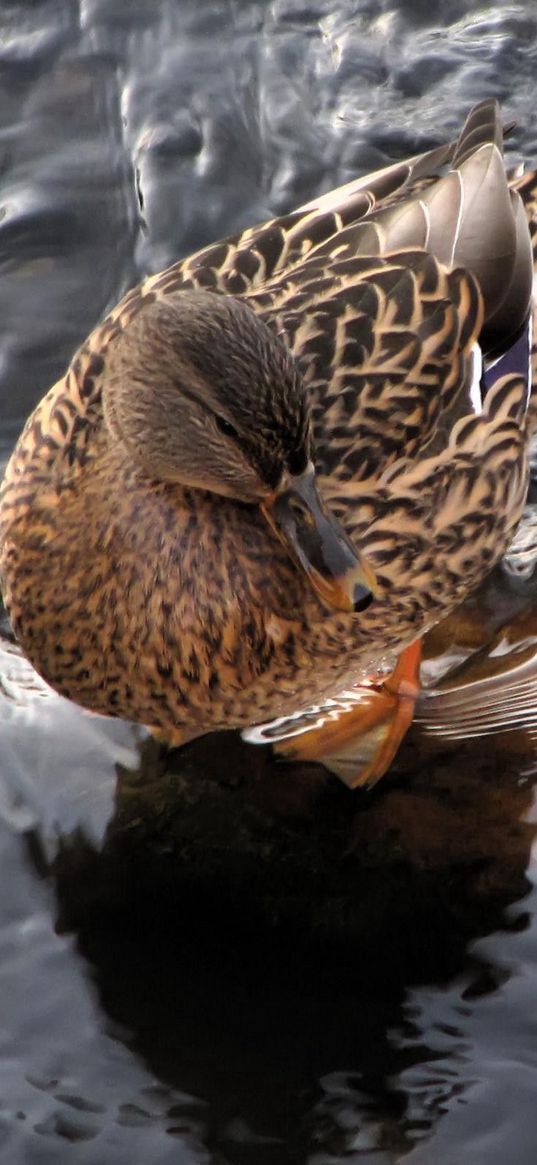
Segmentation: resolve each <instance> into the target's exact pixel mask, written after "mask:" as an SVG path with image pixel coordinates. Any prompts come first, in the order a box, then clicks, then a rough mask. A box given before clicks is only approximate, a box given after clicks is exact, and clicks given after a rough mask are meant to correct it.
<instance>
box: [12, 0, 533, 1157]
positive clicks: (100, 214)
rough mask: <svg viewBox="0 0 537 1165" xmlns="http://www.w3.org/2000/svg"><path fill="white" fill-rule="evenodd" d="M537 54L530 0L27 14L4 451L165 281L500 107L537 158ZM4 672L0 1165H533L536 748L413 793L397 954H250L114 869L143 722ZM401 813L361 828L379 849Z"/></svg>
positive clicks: (168, 2) (19, 39) (369, 946)
mask: <svg viewBox="0 0 537 1165" xmlns="http://www.w3.org/2000/svg"><path fill="white" fill-rule="evenodd" d="M536 55H537V15H536V14H535V12H534V10H533V7H532V6H530V5H526V4H516V3H515V4H512V5H509V6H506V7H503V6H495V7H493V8H490V7H489V8H486V7H482V6H480V5H476V4H475V3H474V2H473V0H449V2H446V3H445V4H444V5H442V11H441V13H440V12H434V11H433V6H431V5H429V4H423V3H420V2H419V0H415V2H414V3H404V4H403V3H400V4H399V5H396V4H392V3H381V2H380V0H367V2H364V0H354V2H353V0H317V2H316V3H314V4H307V3H305V2H303V0H274V3H270V4H264V3H252V2H248V0H246V2H243V3H237V2H236V0H228V2H227V3H225V4H220V3H206V4H199V3H194V2H190V0H175V2H174V0H156V2H155V0H136V3H135V4H127V3H125V0H84V2H83V3H81V4H77V3H74V2H71V0H44V2H43V3H40V4H32V5H28V4H24V3H19V4H16V3H13V4H10V5H7V6H4V8H3V11H2V13H1V14H0V92H1V96H2V100H1V102H0V157H1V160H2V193H1V200H0V265H1V273H2V278H1V279H0V458H1V457H2V456H3V455H4V454H5V453H6V452H7V451H8V449H9V448H10V447H11V445H12V442H13V440H14V437H15V434H16V432H17V431H18V430H19V428H20V426H21V424H22V422H23V419H24V417H25V416H26V415H27V413H28V411H29V409H30V408H31V406H32V404H33V403H35V401H36V400H37V399H38V397H39V396H40V395H41V394H42V392H43V391H44V390H45V389H46V387H47V386H48V385H49V384H50V383H52V381H53V380H54V379H55V377H56V376H57V375H59V374H60V373H61V371H62V370H63V368H64V366H65V364H66V362H67V360H68V358H69V356H70V354H71V353H72V351H73V349H74V347H75V346H76V344H77V343H78V342H79V341H80V340H82V339H83V337H84V336H85V334H86V333H87V331H88V330H89V329H90V327H91V326H92V325H93V323H95V322H96V320H97V319H99V318H100V316H101V315H102V313H103V312H104V311H105V310H106V308H107V307H108V306H110V305H111V304H112V303H113V302H115V300H116V299H117V298H118V297H119V295H120V294H121V293H122V291H123V290H124V289H125V288H126V287H127V286H128V285H129V284H130V283H132V282H133V281H135V280H136V279H137V278H138V277H139V276H140V275H141V274H142V273H144V272H146V271H148V270H156V269H158V268H159V267H162V266H164V265H165V264H166V263H168V262H170V261H172V260H173V259H174V258H175V257H177V256H178V255H180V254H185V253H187V252H188V251H190V250H192V249H194V248H195V247H197V246H201V245H202V244H203V243H204V242H208V241H210V240H212V239H214V238H215V237H218V236H221V235H223V234H225V233H227V232H229V231H231V230H234V229H236V228H238V227H239V226H242V225H246V224H248V223H252V222H254V221H256V220H259V219H262V218H265V217H267V216H268V215H269V214H271V213H277V212H279V211H283V210H286V209H290V208H292V206H293V205H295V204H296V203H298V202H301V201H304V200H305V199H307V198H311V197H312V196H313V195H314V194H315V192H316V191H318V190H321V189H322V190H324V189H327V188H329V187H330V186H331V185H335V184H337V183H340V182H344V181H347V180H348V179H349V178H350V177H351V176H352V175H353V174H354V173H355V172H356V171H357V170H358V169H360V170H364V169H371V168H374V167H376V166H379V165H381V164H382V163H383V161H384V160H385V159H386V158H387V157H389V156H401V155H403V154H404V153H407V152H413V151H414V150H416V149H418V148H420V146H428V145H430V144H435V143H436V142H437V141H439V140H443V139H444V137H445V136H446V135H447V134H451V133H452V132H454V131H455V130H456V128H457V127H458V126H459V125H460V123H461V120H462V118H463V116H464V113H465V112H466V110H467V108H468V106H469V105H470V104H471V103H472V102H473V101H475V100H478V99H479V98H481V97H484V96H486V95H488V94H490V93H492V92H494V93H496V94H497V95H498V96H500V98H501V99H502V101H503V102H504V106H505V112H506V117H507V118H511V117H515V118H518V120H519V122H520V126H519V129H518V130H517V131H516V132H515V134H514V135H513V138H512V140H511V142H510V145H509V149H510V150H512V151H513V155H517V153H519V152H522V153H523V154H524V155H525V156H526V157H528V158H529V159H533V160H534V161H535V159H536V158H537V137H536V130H535V121H534V118H533V110H534V107H535V67H536V66H535V58H536ZM1 672H2V677H3V683H4V690H3V692H2V693H0V697H1V698H0V724H1V739H2V752H1V755H0V773H1V778H2V783H1V787H0V812H1V813H2V817H3V820H4V824H3V825H2V829H1V833H0V885H1V887H2V889H1V893H0V1154H3V1159H4V1158H5V1160H6V1161H9V1162H10V1163H11V1162H13V1163H14V1165H15V1163H17V1162H19V1161H20V1162H21V1163H23V1162H24V1165H26V1163H28V1162H33V1161H36V1162H37V1161H39V1162H42V1163H45V1165H48V1162H50V1163H54V1165H56V1163H58V1165H61V1163H62V1162H64V1161H66V1162H71V1161H73V1160H75V1161H77V1162H81V1163H87V1165H96V1163H97V1162H98V1163H99V1165H100V1163H101V1162H102V1163H103V1165H106V1163H107V1162H114V1165H121V1163H122V1162H125V1165H127V1163H129V1165H130V1163H131V1162H138V1161H140V1162H141V1161H144V1162H151V1163H153V1162H154V1163H155V1165H165V1163H167V1162H172V1161H173V1163H174V1165H177V1163H178V1162H181V1165H182V1163H183V1162H184V1163H186V1165H189V1163H191V1162H192V1165H194V1163H195V1165H203V1163H204V1162H215V1163H216V1165H224V1163H229V1165H235V1163H236V1165H250V1163H251V1165H254V1163H255V1165H276V1163H277V1165H286V1163H287V1162H288V1163H289V1165H298V1163H300V1162H304V1163H306V1162H307V1163H308V1165H330V1163H331V1162H335V1161H340V1160H345V1161H352V1162H354V1161H356V1162H358V1161H359V1162H360V1163H366V1165H388V1163H389V1165H392V1163H394V1162H396V1161H401V1162H403V1161H404V1162H405V1163H407V1162H408V1163H409V1165H433V1163H434V1165H460V1163H461V1162H462V1161H464V1165H484V1163H485V1162H486V1163H487V1165H495V1163H496V1162H497V1163H498V1165H500V1163H501V1165H504V1163H505V1162H506V1161H509V1162H511V1161H512V1162H513V1163H514V1165H533V1163H534V1160H535V1142H536V1140H537V1121H536V1118H535V1092H536V1082H535V1047H536V1046H537V1044H536V1039H535V1035H536V1033H535V1031H534V1028H535V1018H534V1017H535V1007H534V999H535V986H536V968H537V951H536V949H535V946H536V927H535V889H534V884H533V866H532V865H530V871H529V875H527V874H526V865H527V862H528V860H529V851H530V846H531V839H532V833H533V826H532V825H531V822H530V823H528V824H527V825H526V826H524V825H522V826H521V825H520V822H519V817H520V815H521V813H522V812H523V811H524V812H526V814H528V812H529V811H530V810H529V806H530V804H531V788H530V784H529V782H528V781H526V782H524V780H523V779H522V778H521V779H520V780H519V769H520V773H521V772H522V770H523V768H524V764H525V763H526V761H525V760H524V759H523V758H521V759H520V760H519V759H517V757H516V755H515V752H516V749H515V745H514V744H513V745H509V744H508V745H507V749H506V748H505V746H504V751H503V753H502V754H501V756H500V759H499V760H498V759H495V756H496V754H495V747H496V746H495V745H494V743H492V744H487V743H486V742H484V743H483V745H482V748H481V752H480V753H479V754H478V753H477V752H475V753H474V754H471V753H470V754H469V755H470V759H469V760H468V759H467V760H466V761H465V762H464V763H466V764H467V772H466V777H467V776H468V774H469V773H470V772H471V770H472V766H473V767H475V766H476V765H477V763H478V761H479V763H483V764H484V771H485V772H486V771H488V770H487V764H488V766H489V769H490V774H491V775H490V780H489V783H488V785H487V784H486V782H485V781H484V783H483V785H482V791H481V793H479V791H478V792H477V793H476V791H475V790H474V794H473V799H472V798H469V797H468V792H467V789H466V785H465V780H466V777H465V772H464V764H463V762H462V761H461V760H460V757H461V756H462V755H463V754H462V753H460V752H458V751H455V752H454V753H451V754H448V755H447V758H446V759H445V762H444V764H445V774H446V776H445V789H444V793H443V799H442V797H441V798H440V799H439V801H438V802H435V803H434V812H432V811H431V803H430V802H429V801H428V800H427V792H426V786H427V779H428V772H427V768H426V767H425V769H424V771H423V774H422V777H421V778H420V779H421V782H422V783H421V785H420V784H419V782H418V786H417V788H416V789H415V790H414V792H413V794H412V799H409V798H408V797H406V798H405V792H404V786H402V787H401V788H400V789H399V790H398V791H396V793H395V794H394V795H395V796H396V797H398V798H399V802H398V804H399V806H400V808H401V814H402V820H403V813H406V816H405V817H404V823H405V824H404V828H403V827H402V829H401V836H400V837H399V838H398V839H397V840H396V843H394V845H395V844H396V845H397V846H399V847H400V849H401V853H402V855H403V857H405V855H406V857H407V858H408V855H409V854H410V855H411V857H413V860H414V862H415V866H416V868H415V872H414V875H413V879H412V880H411V882H409V887H408V892H407V893H406V892H403V890H401V892H400V893H399V895H397V893H396V892H395V890H394V902H393V903H392V909H391V910H387V911H386V914H385V916H382V917H377V918H376V919H374V907H372V911H371V922H373V921H374V922H375V927H372V929H373V930H374V931H375V933H374V936H373V935H372V934H371V932H370V930H369V928H368V927H365V928H364V932H363V934H362V937H361V940H360V942H359V943H357V944H355V945H354V946H353V949H352V951H346V950H343V951H342V949H341V946H340V945H338V946H332V947H331V946H330V945H329V947H328V950H327V949H326V948H325V949H324V950H323V951H319V950H317V949H316V948H315V949H313V948H311V949H310V948H308V947H306V949H304V947H303V946H301V945H300V943H298V944H296V945H295V944H294V943H293V942H287V941H285V942H283V941H282V942H280V943H278V941H277V940H276V939H273V940H270V941H268V940H267V938H266V937H265V938H264V939H263V938H260V936H259V935H257V936H256V937H255V938H254V936H252V937H251V941H248V936H247V939H246V941H244V937H243V938H242V939H241V938H240V936H239V935H238V934H237V932H235V933H233V931H232V928H231V932H230V934H226V932H225V928H224V930H220V931H219V930H218V928H216V930H215V918H214V917H213V918H211V916H210V914H209V913H208V915H207V918H206V919H205V920H204V919H202V920H201V923H202V925H199V920H198V926H197V927H196V928H195V929H194V930H192V929H191V928H190V927H189V926H188V927H187V926H186V925H185V923H184V921H183V919H182V916H181V915H180V914H179V913H178V908H177V903H176V901H175V899H174V897H173V893H172V892H171V891H170V888H169V887H168V894H167V895H166V894H165V893H163V886H162V883H158V884H155V885H154V886H153V885H152V883H151V880H150V878H149V876H148V875H147V877H146V880H145V883H144V880H143V862H142V861H141V858H140V855H138V856H137V862H136V864H135V866H133V865H132V864H129V861H125V854H124V850H120V852H119V857H118V855H117V853H115V852H114V844H113V839H112V844H111V848H112V851H113V852H112V859H111V861H110V862H109V864H108V865H106V866H105V867H104V873H103V862H102V861H101V859H100V858H99V854H98V849H99V845H100V843H101V840H102V838H103V836H104V831H105V829H106V825H107V822H108V820H109V817H110V813H111V811H112V809H113V804H114V784H115V775H116V766H117V765H121V766H122V767H123V769H128V767H129V766H131V765H132V764H133V763H134V758H135V755H136V744H137V740H138V737H139V734H137V733H136V732H135V731H134V730H132V729H130V728H129V727H128V726H121V725H115V726H104V725H103V723H102V722H101V721H99V720H98V719H93V718H88V717H85V716H84V715H83V714H82V713H80V712H78V711H77V710H76V709H73V708H70V707H69V706H67V705H66V704H65V703H64V702H62V701H59V700H57V699H56V698H55V697H53V698H50V699H49V698H48V697H46V696H45V697H42V698H39V697H38V698H36V700H33V699H31V700H30V699H28V698H27V697H23V696H22V694H21V693H20V691H19V694H18V695H17V673H16V665H15V663H14V662H13V659H11V662H10V663H9V665H8V663H7V662H6V659H5V658H4V659H3V662H2V667H1ZM19 678H20V677H19ZM6 682H7V683H8V689H9V690H7V692H6V686H5V685H6ZM9 683H11V685H12V687H11V688H9ZM487 749H489V752H488V753H487ZM464 755H466V754H464ZM486 757H488V760H486V763H485V761H484V759H483V758H486ZM454 758H456V759H454ZM455 766H456V768H455ZM506 773H507V776H506ZM437 775H438V774H437ZM500 778H501V780H500ZM502 780H503V784H502V783H501V781H502ZM500 786H501V788H500ZM450 796H451V800H450ZM465 798H466V800H465ZM426 811H427V812H431V817H430V831H429V832H428V833H427V836H426V837H425V838H424V837H423V836H422V837H419V829H417V830H416V832H415V833H413V829H414V826H415V823H416V820H417V818H419V817H420V815H422V814H424V813H425V812H426ZM383 812H384V810H383V802H382V799H381V800H380V801H379V802H376V803H375V807H372V808H371V810H370V811H368V814H367V816H365V815H362V816H363V821H367V828H366V827H365V826H363V824H362V835H361V836H362V840H363V843H364V845H365V844H366V842H367V839H368V837H369V838H371V836H372V835H373V834H374V832H375V830H380V829H381V828H382V815H383ZM450 814H451V816H450ZM421 819H422V820H423V817H422V818H421ZM30 827H35V828H36V836H35V837H32V836H30V835H28V832H27V831H28V829H29V828H30ZM435 830H436V831H437V833H436V834H435V837H436V838H437V840H436V841H434V839H433V834H434V831H435ZM120 836H121V835H120ZM60 838H62V839H63V841H62V854H61V860H60V861H59V863H58V864H57V866H56V870H55V876H54V877H53V878H51V877H50V876H46V874H47V871H46V868H45V864H44V858H45V857H50V856H51V855H54V854H55V853H56V852H57V848H58V844H59V839H60ZM418 843H419V845H418ZM420 846H421V849H420V848H419V847H420ZM435 846H436V849H435ZM446 846H449V847H450V849H449V861H448V867H449V868H450V869H452V870H453V871H454V873H453V883H452V884H451V885H446V887H445V893H444V894H443V895H442V894H439V893H438V892H437V888H436V890H435V892H434V893H432V892H431V878H433V882H434V877H433V875H432V874H431V863H432V864H433V865H434V862H435V861H436V863H437V866H438V867H440V866H441V859H442V858H443V857H444V856H445V850H446ZM405 847H406V848H405ZM465 847H466V848H465ZM472 847H473V848H474V850H475V861H474V863H473V864H472V863H470V862H468V860H467V858H468V852H469V850H470V849H472ZM463 849H464V862H466V865H465V864H464V862H463V861H462V859H461V852H462V850H463ZM418 851H419V852H418ZM420 863H421V865H420ZM450 863H451V864H450ZM457 863H459V864H457ZM466 870H467V871H468V884H467V885H466V883H465V877H466V874H465V871H466ZM396 879H397V866H396V865H394V883H395V881H396ZM364 885H365V883H364ZM141 887H142V888H143V895H140V893H139V892H140V888H141ZM367 887H368V889H367V893H368V894H369V893H372V894H373V892H374V878H371V877H370V878H369V881H368V882H367ZM363 893H364V895H365V894H366V890H365V889H364V891H363ZM405 893H406V896H405ZM373 897H374V894H373ZM142 899H143V900H142ZM513 904H514V905H513ZM58 916H60V918H61V919H63V923H64V925H67V927H68V933H55V931H54V920H55V919H56V918H57V917H58ZM73 918H75V920H76V927H74V923H73ZM203 922H205V923H206V925H205V926H204V925H203ZM73 928H74V929H75V930H76V932H77V938H76V939H75V938H74V937H72V933H71V931H72V929H73Z"/></svg>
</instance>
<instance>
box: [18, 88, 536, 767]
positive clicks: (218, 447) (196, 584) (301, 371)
mask: <svg viewBox="0 0 537 1165" xmlns="http://www.w3.org/2000/svg"><path fill="white" fill-rule="evenodd" d="M502 138H503V133H502V128H501V123H500V117H499V111H498V107H497V105H496V103H495V102H493V101H485V102H482V103H481V104H480V105H478V106H476V107H475V109H474V110H473V111H472V112H471V114H470V115H469V117H468V119H467V121H466V124H465V126H464V128H463V130H462V132H461V135H460V137H459V139H458V141H457V142H456V143H455V144H452V145H449V146H445V147H441V148H440V149H436V150H433V151H431V152H428V153H425V154H423V155H421V156H417V157H414V158H411V159H410V160H409V161H408V162H404V163H396V164H395V165H392V166H388V167H387V168H386V169H383V170H381V171H378V172H377V173H375V174H372V175H370V176H368V177H366V178H361V179H359V180H357V181H355V182H351V183H350V184H348V185H346V186H344V187H342V188H340V189H339V190H336V191H334V192H332V193H330V194H326V195H323V196H321V197H319V198H318V199H317V200H316V201H314V202H312V203H310V204H309V205H307V206H305V207H303V208H301V209H300V210H298V211H296V212H295V213H293V214H288V215H285V216H284V217H281V218H279V219H275V220H273V221H271V222H269V223H266V224H263V225H262V226H260V227H257V228H253V229H248V230H245V231H244V232H242V233H241V234H239V235H237V236H235V237H234V238H231V239H227V240H226V241H224V242H221V243H218V244H216V245H214V246H209V247H207V248H205V249H204V250H202V251H200V252H198V253H197V254H196V255H194V256H192V257H190V258H188V259H185V260H182V261H180V262H178V263H176V264H174V265H173V266H172V267H170V268H169V269H168V270H166V271H164V272H162V273H160V274H158V275H155V276H151V277H149V278H148V279H146V280H145V281H144V282H143V283H142V284H141V285H140V286H139V287H137V288H135V289H134V290H133V291H131V292H129V294H128V295H126V297H125V298H124V299H123V300H122V301H121V303H120V304H119V305H118V306H117V307H116V308H115V309H114V310H113V311H112V312H111V313H110V314H109V315H108V316H107V318H106V319H105V320H104V322H103V323H101V324H100V325H99V326H98V327H97V328H96V329H95V330H94V331H93V332H92V334H91V335H90V336H89V338H88V340H87V341H86V342H85V343H84V344H83V345H82V347H81V348H80V349H79V351H78V352H77V353H76V354H75V356H74V358H73V360H72V363H71V365H70V367H69V369H68V371H67V372H66V374H65V376H64V377H62V379H61V380H60V381H58V383H57V384H55V385H54V386H53V388H51V389H50V391H49V392H48V393H47V395H46V396H45V397H44V399H43V400H42V401H41V403H40V404H39V405H38V407H37V408H36V410H35V412H34V413H33V415H32V416H31V417H30V418H29V420H28V422H27V424H26V427H25V429H24V431H23V433H22V435H21V437H20V439H19V441H18V444H17V446H16V448H15V450H14V452H13V455H12V457H11V460H10V462H9V464H8V467H7V470H6V475H5V479H4V482H3V486H2V490H1V495H0V546H1V550H0V568H1V579H2V590H3V594H4V598H5V603H6V605H7V608H8V611H9V614H10V618H11V620H12V624H13V628H14V630H15V633H16V635H17V637H18V639H19V641H20V643H21V644H22V646H23V648H24V650H25V652H26V653H27V655H28V657H29V659H30V660H31V662H32V663H33V665H34V666H35V667H36V669H37V670H38V671H39V672H40V674H41V675H42V676H43V677H44V678H45V679H46V680H47V681H48V683H49V684H51V685H52V686H53V687H54V688H56V689H57V690H58V691H59V692H60V693H62V694H63V695H66V696H68V697H69V698H70V699H72V700H75V701H77V702H78V703H80V704H82V705H85V706H86V707H88V708H90V709H94V710H95V711H98V712H102V713H106V714H108V715H112V716H120V717H126V718H129V719H132V720H136V721H139V722H141V723H143V724H146V725H147V726H149V727H150V728H151V730H153V731H155V732H156V733H157V734H159V735H160V736H161V737H162V738H164V739H168V740H170V741H173V742H174V743H177V742H178V741H180V740H188V739H191V738H192V737H194V736H197V735H199V734H201V733H204V732H207V731H210V730H212V729H218V728H240V729H243V730H247V729H249V728H251V727H252V726H255V725H259V724H262V723H263V722H266V721H270V722H272V721H274V720H276V725H275V726H273V727H272V728H271V727H270V725H269V726H267V725H266V724H265V726H264V727H263V728H261V729H260V728H257V729H255V731H254V737H255V738H256V739H258V740H264V741H266V740H270V739H273V740H276V741H279V744H278V747H279V748H280V749H281V751H282V752H283V753H284V754H289V755H291V756H297V757H307V758H311V759H322V760H323V761H324V763H326V764H327V765H328V766H329V767H333V768H334V769H335V771H338V772H339V773H340V775H342V776H343V777H344V778H345V780H347V782H348V783H349V784H351V785H355V784H359V783H363V782H364V781H369V782H371V781H373V780H375V779H377V778H378V777H379V776H380V775H381V774H382V773H383V772H384V771H385V770H386V768H387V767H388V765H389V763H390V761H391V758H392V757H393V755H394V752H395V750H396V748H397V747H398V744H399V741H400V740H401V738H402V736H403V734H404V732H405V731H406V728H407V727H408V724H409V723H410V720H411V719H412V712H413V706H414V701H415V698H416V694H417V692H418V690H419V677H418V673H419V655H420V648H419V644H420V639H421V637H422V636H423V635H424V633H425V632H426V631H427V630H428V629H429V628H430V627H432V626H433V625H434V624H435V623H437V622H438V621H439V620H440V619H441V618H443V617H444V616H445V615H446V614H447V613H449V612H450V611H451V610H453V608H455V607H456V606H457V605H458V604H460V603H461V601H462V600H463V599H464V598H465V596H467V595H468V594H469V593H470V592H471V591H472V590H473V589H475V587H476V586H477V585H478V584H479V582H480V581H481V580H482V579H483V577H484V576H485V575H486V574H487V572H489V571H490V570H491V568H492V567H493V565H494V563H496V562H497V561H498V559H499V558H500V557H501V556H502V555H503V553H504V551H505V550H506V547H507V546H508V544H509V542H510V539H511V538H512V535H513V532H514V530H515V528H516V526H517V523H518V521H519V518H520V515H521V512H522V508H523V505H524V499H525V494H526V488H527V447H528V432H529V427H530V421H529V420H528V416H529V413H528V400H529V396H530V392H529V381H528V357H529V348H528V345H529V342H530V341H529V339H528V327H527V324H528V318H529V316H530V308H531V286H532V247H531V239H530V232H529V230H528V216H529V217H530V219H531V222H532V226H533V225H534V222H535V217H534V215H535V211H534V202H533V197H534V189H535V185H536V179H535V178H534V176H533V175H529V176H521V175H519V174H515V175H508V174H507V173H506V170H505V166H504V162H503V156H502ZM345 690H347V691H348V690H351V691H352V693H353V695H354V696H356V694H358V696H359V697H360V698H359V699H358V700H356V699H354V700H351V701H347V702H345V701H343V702H342V701H341V700H340V699H339V696H340V693H341V692H342V691H345ZM362 697H363V698H362ZM293 717H295V718H296V719H293ZM289 718H291V720H289ZM289 724H290V725H291V727H289ZM357 742H358V743H357ZM360 742H361V743H360Z"/></svg>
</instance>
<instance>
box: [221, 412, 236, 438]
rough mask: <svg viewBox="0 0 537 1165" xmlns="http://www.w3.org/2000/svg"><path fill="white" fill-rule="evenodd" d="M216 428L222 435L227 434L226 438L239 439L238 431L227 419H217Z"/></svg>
mask: <svg viewBox="0 0 537 1165" xmlns="http://www.w3.org/2000/svg"><path fill="white" fill-rule="evenodd" d="M216 427H217V429H220V432H221V433H225V435H226V437H238V433H237V430H236V429H235V428H234V427H233V425H232V424H231V422H230V421H226V418H225V417H216Z"/></svg>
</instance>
